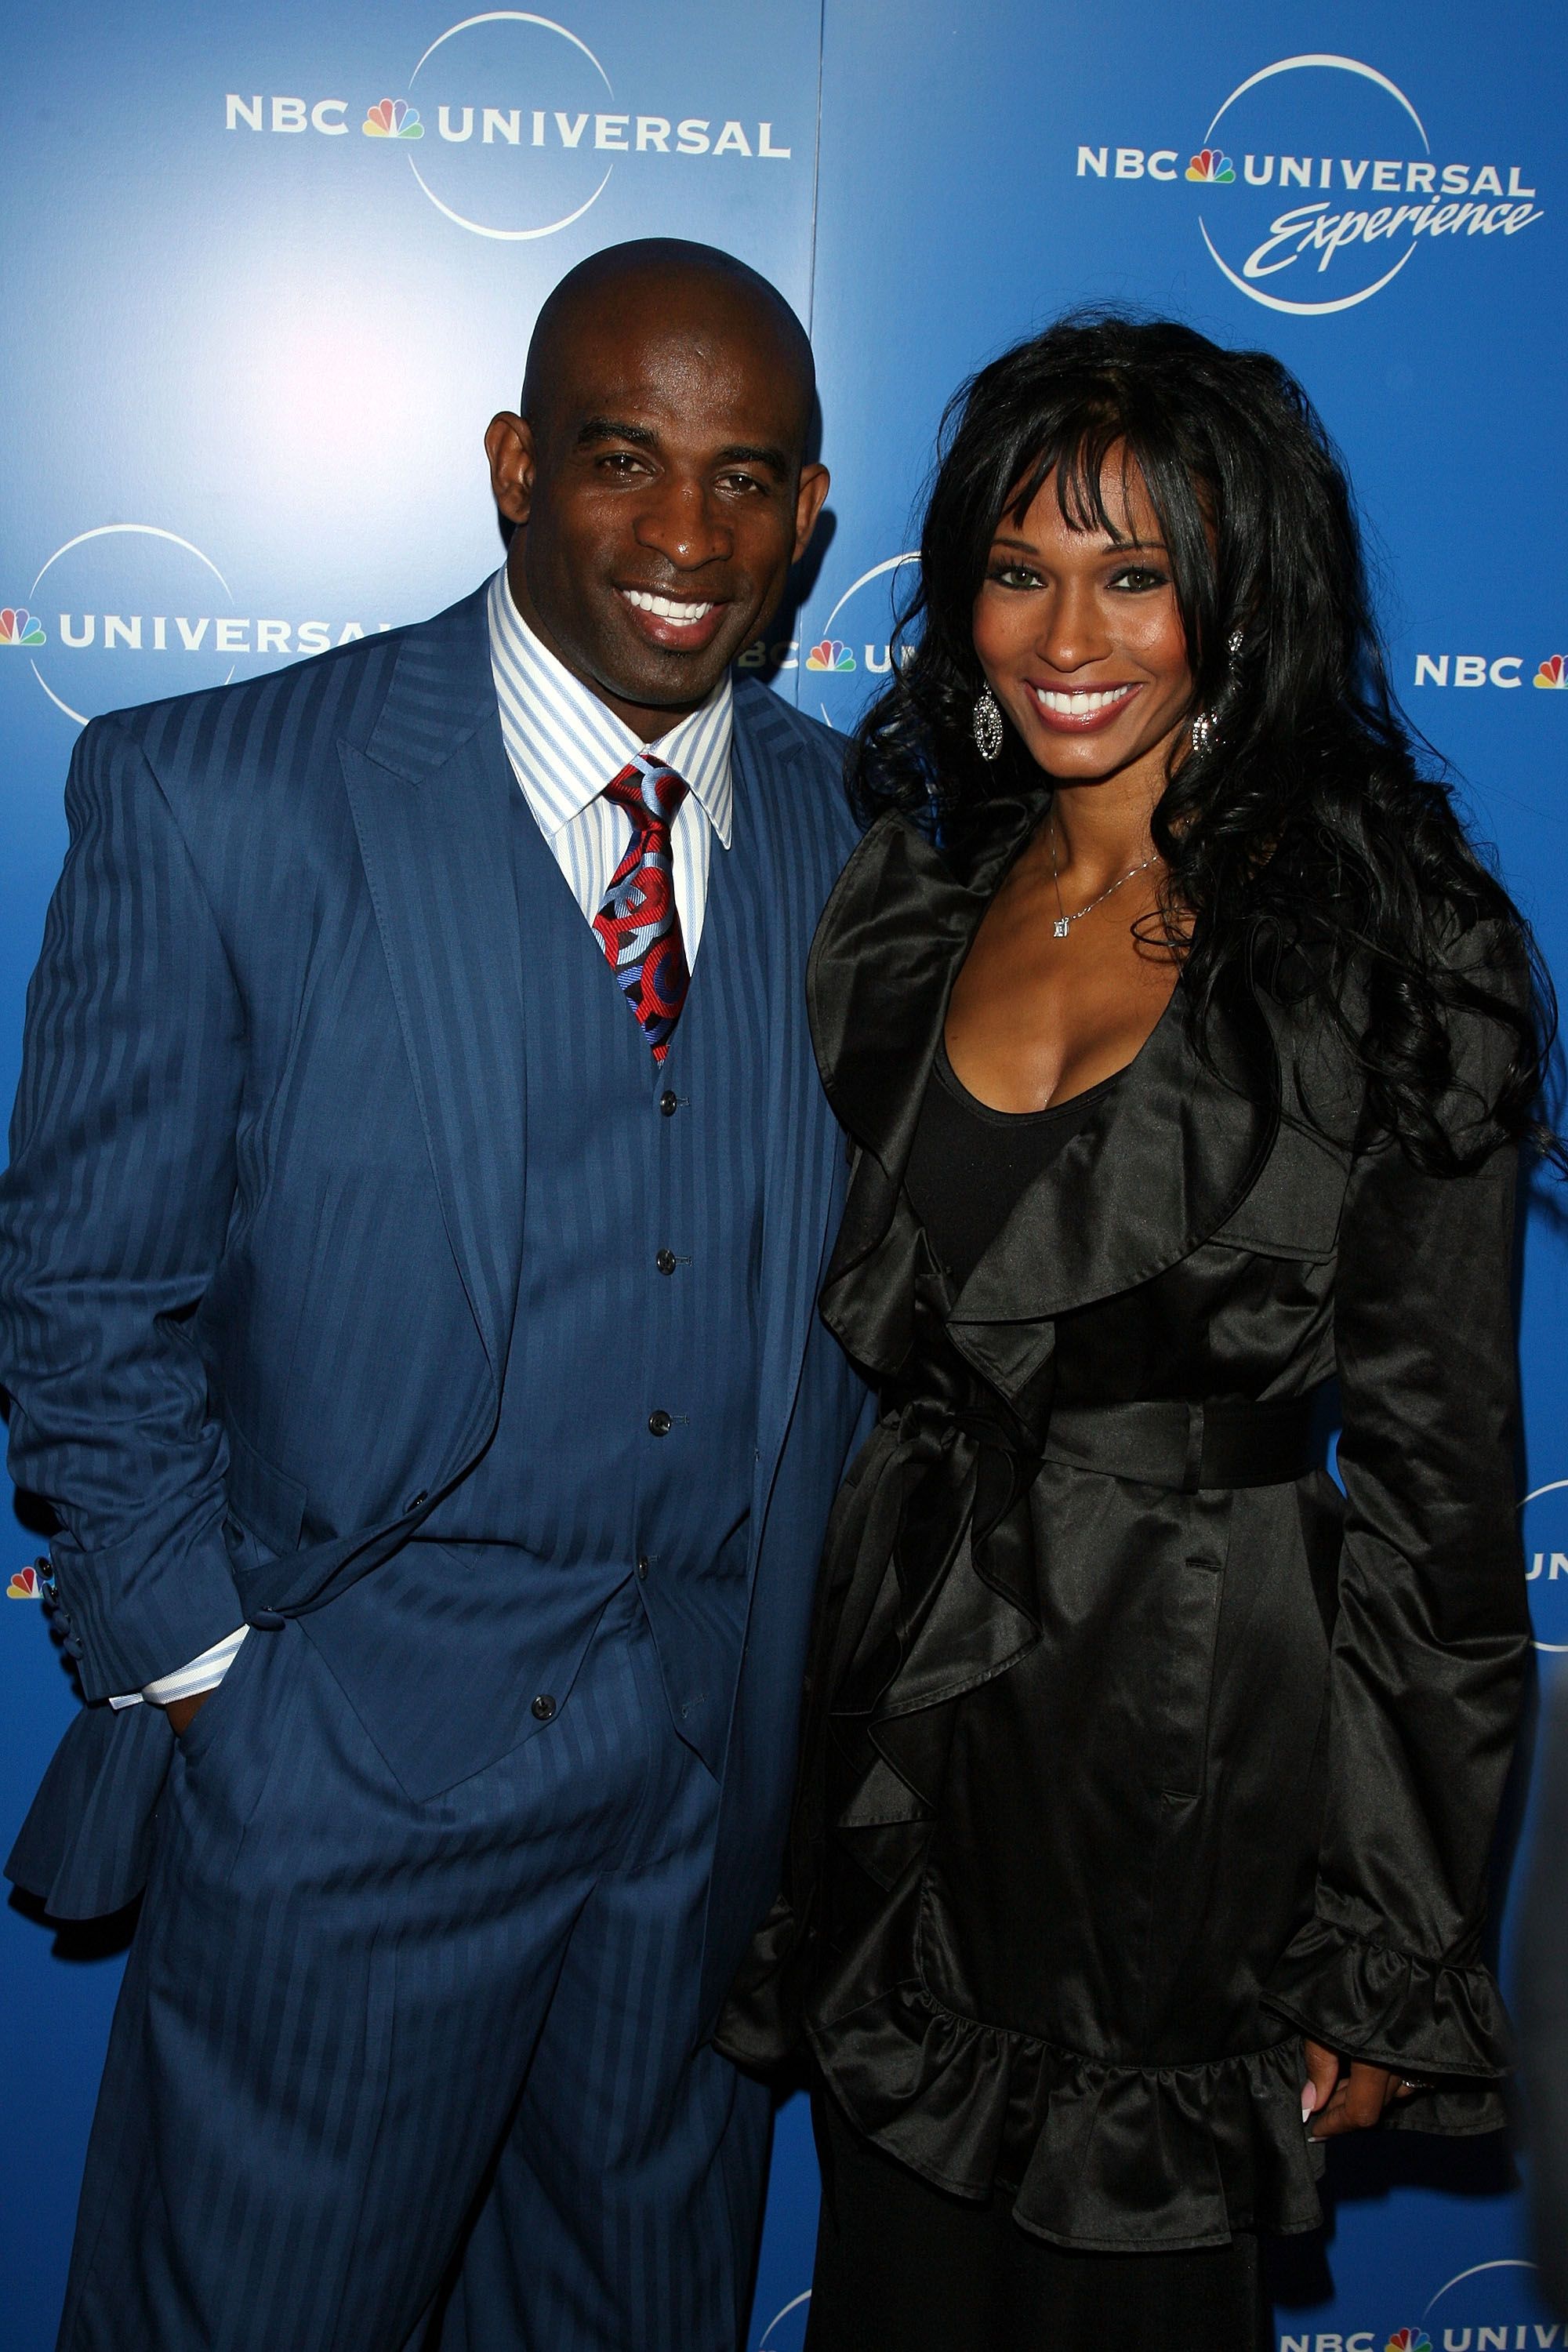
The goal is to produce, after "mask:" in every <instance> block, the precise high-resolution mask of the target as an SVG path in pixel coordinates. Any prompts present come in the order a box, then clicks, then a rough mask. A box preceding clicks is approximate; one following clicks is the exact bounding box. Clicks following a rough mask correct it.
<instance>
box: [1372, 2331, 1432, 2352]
mask: <svg viewBox="0 0 1568 2352" xmlns="http://www.w3.org/2000/svg"><path fill="white" fill-rule="evenodd" d="M1384 2352H1432V2338H1431V2337H1430V2336H1428V2335H1427V2333H1426V2329H1425V2328H1424V2327H1401V2328H1397V2329H1396V2330H1395V2331H1394V2334H1393V2335H1392V2336H1390V2337H1389V2339H1388V2342H1387V2343H1386V2344H1385V2345H1384Z"/></svg>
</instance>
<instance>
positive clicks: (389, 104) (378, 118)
mask: <svg viewBox="0 0 1568 2352" xmlns="http://www.w3.org/2000/svg"><path fill="white" fill-rule="evenodd" d="M360 129H361V130H362V131H363V133H364V135H365V137H366V138H367V139H423V138H424V136H425V125H424V124H423V123H422V122H421V121H420V120H419V109H418V108H417V107H416V106H410V105H409V104H408V102H407V100H406V99H402V98H384V99H383V100H382V101H381V103H380V105H379V106H373V107H372V108H371V110H370V112H369V113H368V114H367V115H366V116H365V119H364V121H363V122H362V123H361V124H360Z"/></svg>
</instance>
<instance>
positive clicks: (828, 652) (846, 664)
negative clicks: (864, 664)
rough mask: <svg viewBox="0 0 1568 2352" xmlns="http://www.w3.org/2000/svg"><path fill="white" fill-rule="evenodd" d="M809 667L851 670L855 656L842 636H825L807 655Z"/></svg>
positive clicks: (807, 665) (806, 661) (854, 664)
mask: <svg viewBox="0 0 1568 2352" xmlns="http://www.w3.org/2000/svg"><path fill="white" fill-rule="evenodd" d="M805 666H806V667H807V669H831V670H851V669H853V668H854V667H856V662H855V656H854V655H853V654H852V653H851V652H850V650H849V648H848V646H847V645H846V644H845V642H844V640H843V638H842V637H824V638H822V639H821V640H820V642H819V643H818V644H816V645H815V646H813V647H812V649H811V651H810V652H809V653H808V654H807V656H806V657H805Z"/></svg>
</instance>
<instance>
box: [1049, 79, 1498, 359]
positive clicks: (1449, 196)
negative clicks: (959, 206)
mask: <svg viewBox="0 0 1568 2352" xmlns="http://www.w3.org/2000/svg"><path fill="white" fill-rule="evenodd" d="M1077 176H1078V177H1079V179H1098V180H1106V181H1108V182H1109V181H1131V180H1138V181H1155V182H1160V183H1163V184H1168V185H1172V186H1175V187H1177V188H1183V187H1191V188H1193V189H1195V190H1196V191H1197V192H1198V193H1197V196H1196V205H1195V209H1196V217H1197V227H1198V231H1199V233H1200V235H1201V236H1202V238H1203V242H1204V244H1205V247H1207V250H1208V254H1209V257H1210V259H1211V260H1212V261H1213V262H1214V264H1215V268H1217V269H1218V270H1219V271H1220V272H1221V274H1222V276H1224V277H1225V278H1227V279H1228V280H1229V282H1230V284H1231V285H1232V286H1234V287H1235V288H1236V289H1237V292H1238V293H1242V294H1245V295H1246V296H1247V299H1249V300H1250V301H1253V302H1261V303H1262V304H1264V306H1265V307H1266V308H1267V309H1268V310H1288V311H1291V312H1293V313H1295V314H1296V315H1297V316H1299V317H1308V318H1312V317H1321V316H1323V315H1325V314H1326V313H1328V312H1330V311H1334V310H1352V309H1353V308H1354V307H1355V305H1356V304H1357V303H1358V302H1366V301H1370V299H1372V297H1373V295H1374V294H1378V293H1381V292H1382V290H1383V289H1384V287H1385V286H1387V285H1389V284H1391V283H1392V281H1393V280H1394V278H1397V277H1398V275H1399V273H1400V271H1401V270H1402V269H1404V268H1405V267H1406V265H1407V264H1408V263H1409V262H1410V261H1412V260H1413V259H1414V258H1415V255H1416V254H1417V253H1419V252H1423V251H1426V250H1428V249H1431V248H1434V247H1439V248H1440V247H1441V246H1442V244H1443V243H1444V241H1446V240H1447V239H1450V238H1453V237H1458V236H1464V237H1471V238H1473V237H1479V238H1482V239H1492V238H1496V237H1503V238H1510V237H1514V236H1518V235H1519V234H1520V232H1521V230H1522V229H1526V228H1529V227H1530V226H1531V224H1532V223H1534V222H1536V221H1538V220H1540V219H1542V217H1543V215H1542V210H1541V208H1540V206H1538V205H1536V204H1535V203H1534V202H1533V201H1532V199H1533V198H1534V195H1535V193H1536V191H1535V188H1534V186H1533V185H1531V184H1527V181H1526V173H1525V167H1524V166H1523V165H1522V164H1521V163H1512V162H1509V161H1507V160H1504V159H1499V160H1498V161H1496V162H1482V163H1469V162H1465V163H1459V162H1450V161H1448V160H1447V159H1446V158H1444V157H1442V156H1440V155H1438V154H1437V153H1436V152H1434V150H1433V146H1432V142H1431V141H1430V139H1429V138H1428V136H1427V133H1426V125H1425V123H1424V122H1423V121H1422V119H1421V117H1420V115H1419V114H1418V113H1417V112H1416V110H1415V107H1414V106H1413V105H1412V103H1411V101H1410V100H1409V99H1408V98H1407V97H1406V96H1405V92H1404V91H1403V90H1402V89H1399V88H1398V86H1397V85H1396V84H1395V83H1394V82H1392V81H1390V79H1388V77H1387V75H1386V74H1384V73H1380V72H1379V71H1378V70H1377V68H1375V67H1373V66H1369V65H1364V64H1363V63H1362V61H1361V60H1360V59H1359V58H1341V57H1331V56H1323V55H1317V54H1314V55H1311V56H1306V57H1296V58H1279V59H1278V60H1277V61H1276V62H1275V63H1274V64H1273V65H1268V66H1263V67H1261V68H1259V69H1258V72H1257V73H1255V74H1249V75H1248V77H1247V79H1246V80H1245V81H1243V82H1240V83H1238V85H1237V88H1236V89H1233V90H1232V91H1231V93H1230V96H1229V97H1228V98H1227V99H1226V100H1224V101H1223V102H1222V104H1221V105H1220V106H1219V108H1218V110H1216V112H1215V115H1214V117H1213V118H1212V120H1211V121H1210V122H1209V124H1208V127H1207V129H1206V130H1205V132H1204V135H1203V138H1202V140H1201V142H1199V143H1198V145H1197V147H1196V148H1195V150H1189V149H1187V148H1186V147H1183V146H1171V147H1155V148H1152V149H1149V150H1145V149H1143V148H1142V147H1117V146H1112V145H1111V144H1110V142H1109V141H1105V142H1100V143H1099V144H1085V145H1080V146H1079V149H1078V155H1077ZM1298 190H1299V191H1300V194H1296V193H1295V192H1296V191H1298ZM1492 249H1493V250H1495V249H1496V248H1495V247H1493V248H1492Z"/></svg>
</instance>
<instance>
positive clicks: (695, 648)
mask: <svg viewBox="0 0 1568 2352" xmlns="http://www.w3.org/2000/svg"><path fill="white" fill-rule="evenodd" d="M616 594H617V595H618V596H619V597H620V600H621V603H622V604H624V605H625V607H626V612H627V614H628V615H629V616H630V619H631V623H632V626H633V627H634V628H635V629H636V630H637V635H639V636H641V637H644V638H646V639H647V643H648V644H649V645H650V646H660V647H661V648H662V649H663V650H665V651H666V652H670V651H673V652H678V653H700V651H701V650H702V648H703V646H708V645H711V643H712V641H713V639H714V638H715V637H716V636H717V635H718V634H719V631H720V629H721V626H722V625H723V620H724V614H725V609H726V607H725V604H724V603H723V601H722V600H721V599H718V598H713V597H708V596H670V595H667V594H666V593H664V591H663V590H662V589H657V588H619V589H617V590H616Z"/></svg>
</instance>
